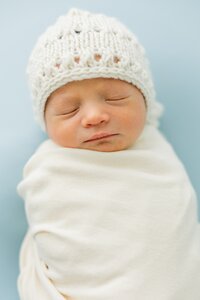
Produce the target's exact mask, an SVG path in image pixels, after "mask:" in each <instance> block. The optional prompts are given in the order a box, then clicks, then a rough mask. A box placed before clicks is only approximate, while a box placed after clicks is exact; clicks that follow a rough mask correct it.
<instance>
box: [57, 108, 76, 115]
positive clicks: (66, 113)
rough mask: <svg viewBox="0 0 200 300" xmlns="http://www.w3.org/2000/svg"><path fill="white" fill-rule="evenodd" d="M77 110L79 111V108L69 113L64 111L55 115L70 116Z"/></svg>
mask: <svg viewBox="0 0 200 300" xmlns="http://www.w3.org/2000/svg"><path fill="white" fill-rule="evenodd" d="M78 109H79V107H77V108H74V109H73V110H70V111H64V112H61V113H58V114H57V115H59V116H65V115H70V114H73V113H75V112H77V111H78Z"/></svg>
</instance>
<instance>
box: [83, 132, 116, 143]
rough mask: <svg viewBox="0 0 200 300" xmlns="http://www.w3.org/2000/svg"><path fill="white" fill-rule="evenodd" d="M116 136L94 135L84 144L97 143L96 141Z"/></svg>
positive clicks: (107, 134)
mask: <svg viewBox="0 0 200 300" xmlns="http://www.w3.org/2000/svg"><path fill="white" fill-rule="evenodd" d="M115 135H118V133H112V134H111V133H97V134H94V135H93V136H91V138H89V139H88V140H86V141H84V143H88V142H93V141H97V140H102V139H109V138H111V137H112V136H115Z"/></svg>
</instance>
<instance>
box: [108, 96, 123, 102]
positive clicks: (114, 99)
mask: <svg viewBox="0 0 200 300" xmlns="http://www.w3.org/2000/svg"><path fill="white" fill-rule="evenodd" d="M125 99H127V97H123V98H110V99H106V101H120V100H125Z"/></svg>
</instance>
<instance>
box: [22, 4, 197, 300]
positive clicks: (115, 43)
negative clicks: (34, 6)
mask: <svg viewBox="0 0 200 300" xmlns="http://www.w3.org/2000/svg"><path fill="white" fill-rule="evenodd" d="M28 75H29V80H30V88H31V92H32V98H33V108H34V115H35V118H36V120H37V121H38V123H39V124H40V125H41V128H42V129H43V130H44V131H46V132H47V134H48V137H49V139H47V140H46V141H44V142H43V143H42V144H41V145H40V147H39V148H38V149H37V150H36V152H35V153H34V154H33V156H32V157H31V158H30V159H29V161H28V162H27V164H26V166H25V168H24V173H23V180H22V181H21V182H20V183H19V185H18V192H19V194H20V196H21V197H23V198H24V201H25V209H26V215H27V220H28V224H29V228H28V230H27V234H26V236H25V238H24V241H23V244H22V247H21V251H20V274H19V278H18V289H19V294H20V299H21V300H64V299H74V300H122V299H124V300H134V299H136V300H190V299H191V300H199V299H200V226H199V223H198V218H197V200H196V195H195V192H194V190H193V187H192V185H191V183H190V180H189V178H188V176H187V174H186V171H185V169H184V167H183V165H182V163H181V162H180V160H179V159H178V157H177V156H176V154H175V153H174V150H173V149H172V147H171V146H170V145H169V143H168V142H167V141H166V139H165V138H164V137H163V135H162V134H161V133H160V131H159V129H158V125H159V117H160V115H161V112H162V106H161V104H159V103H158V102H157V101H156V98H155V91H154V85H153V82H152V77H151V73H150V70H149V63H148V60H147V58H146V56H145V50H144V48H143V47H142V45H141V44H140V43H139V42H138V40H137V38H136V37H135V35H134V34H133V33H131V32H130V31H129V30H128V29H127V28H126V27H125V26H124V25H123V24H121V23H120V22H119V21H117V20H116V19H114V18H111V17H107V16H105V15H102V14H93V13H90V12H88V11H82V10H78V9H71V10H70V11H69V12H68V13H67V15H65V16H62V17H60V18H59V19H58V20H57V22H56V23H55V24H54V25H53V26H51V27H50V28H48V30H47V31H46V32H45V33H44V34H43V35H42V36H41V37H40V39H39V40H38V42H37V45H36V47H35V48H34V50H33V52H32V55H31V57H30V61H29V65H28Z"/></svg>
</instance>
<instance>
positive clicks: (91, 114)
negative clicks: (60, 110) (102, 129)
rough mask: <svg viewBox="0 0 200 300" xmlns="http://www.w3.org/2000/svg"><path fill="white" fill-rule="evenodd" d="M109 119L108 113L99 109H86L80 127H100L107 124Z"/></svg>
mask: <svg viewBox="0 0 200 300" xmlns="http://www.w3.org/2000/svg"><path fill="white" fill-rule="evenodd" d="M109 119H110V116H109V114H108V112H106V111H105V110H103V109H102V108H100V107H95V106H94V107H90V108H87V109H86V111H85V112H84V116H83V118H82V126H83V127H91V126H96V125H100V124H103V123H107V122H108V121H109Z"/></svg>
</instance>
